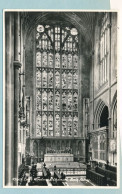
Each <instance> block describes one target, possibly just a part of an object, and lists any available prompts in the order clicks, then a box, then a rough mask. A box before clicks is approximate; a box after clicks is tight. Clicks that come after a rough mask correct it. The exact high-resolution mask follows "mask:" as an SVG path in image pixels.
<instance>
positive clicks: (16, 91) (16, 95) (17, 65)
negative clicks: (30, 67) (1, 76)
mask: <svg viewBox="0 0 122 194" xmlns="http://www.w3.org/2000/svg"><path fill="white" fill-rule="evenodd" d="M20 67H21V63H20V62H18V61H14V159H13V160H14V179H15V181H14V183H13V184H14V185H17V178H18V109H19V68H20Z"/></svg>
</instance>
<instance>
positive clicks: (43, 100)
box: [42, 90, 47, 110]
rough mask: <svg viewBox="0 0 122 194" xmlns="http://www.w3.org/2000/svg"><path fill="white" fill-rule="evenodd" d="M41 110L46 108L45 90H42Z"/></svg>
mask: <svg viewBox="0 0 122 194" xmlns="http://www.w3.org/2000/svg"><path fill="white" fill-rule="evenodd" d="M42 110H47V91H46V90H43V91H42Z"/></svg>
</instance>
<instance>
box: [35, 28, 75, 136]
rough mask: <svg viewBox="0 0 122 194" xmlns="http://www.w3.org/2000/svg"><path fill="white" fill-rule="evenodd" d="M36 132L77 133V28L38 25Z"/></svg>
mask: <svg viewBox="0 0 122 194" xmlns="http://www.w3.org/2000/svg"><path fill="white" fill-rule="evenodd" d="M36 49H37V51H36V113H37V114H36V135H37V136H60V135H61V136H78V31H77V29H76V28H71V27H60V26H58V25H57V26H50V25H38V26H37V33H36Z"/></svg>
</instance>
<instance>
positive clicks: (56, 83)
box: [55, 71, 60, 88]
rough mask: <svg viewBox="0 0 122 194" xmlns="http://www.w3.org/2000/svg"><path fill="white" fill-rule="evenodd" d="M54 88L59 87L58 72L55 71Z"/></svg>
mask: <svg viewBox="0 0 122 194" xmlns="http://www.w3.org/2000/svg"><path fill="white" fill-rule="evenodd" d="M55 88H60V73H59V71H55Z"/></svg>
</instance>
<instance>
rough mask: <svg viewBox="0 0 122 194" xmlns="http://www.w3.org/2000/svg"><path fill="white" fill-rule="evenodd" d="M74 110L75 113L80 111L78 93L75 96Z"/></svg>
mask: <svg viewBox="0 0 122 194" xmlns="http://www.w3.org/2000/svg"><path fill="white" fill-rule="evenodd" d="M73 110H74V111H77V110H78V93H77V92H75V93H74V94H73Z"/></svg>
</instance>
